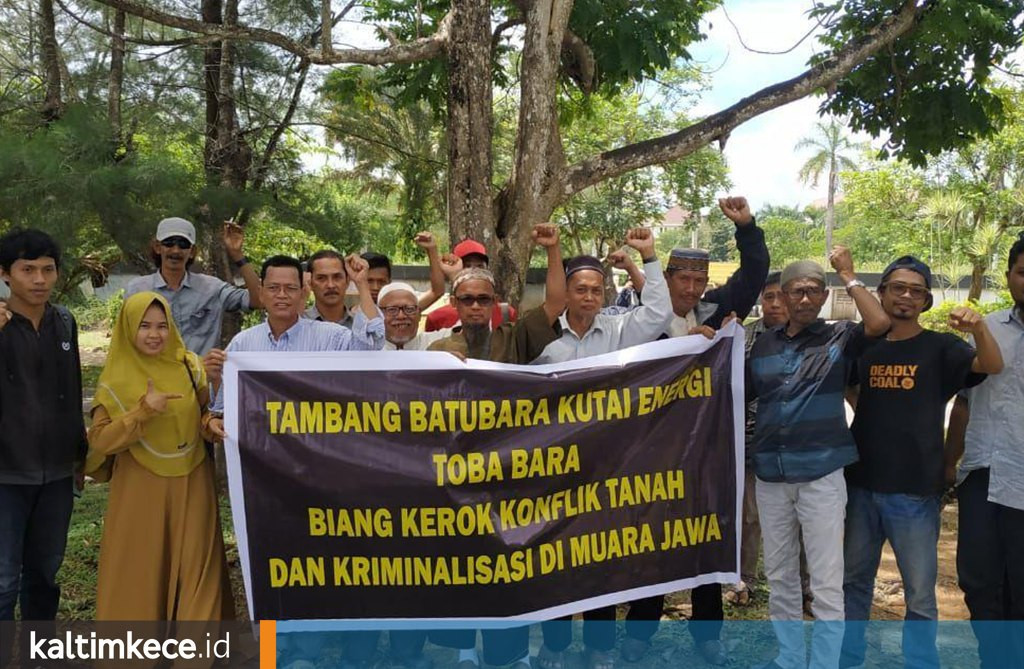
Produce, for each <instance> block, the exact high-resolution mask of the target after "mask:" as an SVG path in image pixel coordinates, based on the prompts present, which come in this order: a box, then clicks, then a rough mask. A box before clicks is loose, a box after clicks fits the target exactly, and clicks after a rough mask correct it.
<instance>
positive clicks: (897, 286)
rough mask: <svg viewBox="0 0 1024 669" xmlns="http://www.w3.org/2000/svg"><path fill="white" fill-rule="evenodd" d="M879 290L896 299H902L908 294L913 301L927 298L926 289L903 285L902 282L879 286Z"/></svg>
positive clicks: (907, 284)
mask: <svg viewBox="0 0 1024 669" xmlns="http://www.w3.org/2000/svg"><path fill="white" fill-rule="evenodd" d="M879 290H883V291H885V292H887V293H892V294H893V295H895V296H896V297H902V296H903V295H906V294H907V293H910V297H911V298H913V299H915V300H923V299H925V298H926V297H928V293H929V291H928V289H927V288H925V287H923V286H914V285H912V284H909V283H903V282H902V281H894V282H892V283H887V284H884V285H882V286H879Z"/></svg>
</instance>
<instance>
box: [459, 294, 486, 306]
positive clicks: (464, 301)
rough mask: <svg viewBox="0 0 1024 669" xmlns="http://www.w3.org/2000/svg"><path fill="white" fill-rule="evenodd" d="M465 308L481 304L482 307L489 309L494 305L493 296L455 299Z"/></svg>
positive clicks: (466, 296)
mask: <svg viewBox="0 0 1024 669" xmlns="http://www.w3.org/2000/svg"><path fill="white" fill-rule="evenodd" d="M455 299H456V300H458V302H459V304H461V305H462V306H464V307H471V306H473V305H474V304H479V305H480V306H481V307H489V306H491V304H493V303H494V296H493V295H459V296H458V297H456V298H455Z"/></svg>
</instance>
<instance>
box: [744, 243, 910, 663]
mask: <svg viewBox="0 0 1024 669" xmlns="http://www.w3.org/2000/svg"><path fill="white" fill-rule="evenodd" d="M829 259H830V261H831V263H832V267H833V268H834V269H835V270H836V272H837V273H838V274H839V278H840V280H841V281H842V282H843V285H845V287H846V291H847V293H848V294H849V295H850V296H851V297H852V298H853V301H854V302H855V303H856V305H857V309H858V310H859V311H860V314H861V316H862V317H863V318H864V322H863V324H862V325H857V324H855V323H853V322H851V321H839V322H836V323H826V322H825V321H824V320H822V319H820V318H819V317H818V314H819V313H820V311H821V309H822V307H823V306H825V302H826V300H827V299H828V289H827V288H826V287H825V270H823V269H822V268H821V266H820V265H818V264H817V263H815V262H812V261H809V260H805V261H799V262H795V263H791V264H789V265H787V266H786V268H785V269H784V270H783V271H782V277H781V279H780V281H781V284H782V292H783V296H784V300H785V302H786V309H787V311H788V313H789V319H788V321H787V322H786V323H785V324H784V325H781V326H777V327H775V328H772V329H771V330H769V331H767V332H765V333H764V334H763V335H761V337H760V338H758V340H757V341H756V342H754V346H753V347H752V348H751V350H750V356H749V358H748V361H747V384H746V388H747V399H748V400H750V399H755V398H756V399H757V400H758V406H757V422H756V424H755V427H754V472H755V474H756V476H757V482H756V494H757V508H758V514H759V517H760V521H761V533H762V537H763V542H764V570H765V575H766V576H767V579H768V584H769V587H770V590H771V593H770V595H769V600H768V609H769V614H770V616H771V619H772V622H773V623H774V625H775V633H776V636H777V638H778V642H779V654H778V656H777V657H776V658H775V659H773V660H772V661H770V662H769V663H768V664H767V665H765V666H766V667H770V668H771V669H778V668H781V669H796V668H797V667H805V666H807V659H806V647H805V644H804V637H803V593H802V592H801V588H800V559H799V546H800V542H799V537H800V535H801V533H802V535H803V540H804V549H805V551H806V554H807V569H808V572H809V573H810V576H811V591H812V594H813V595H814V602H813V605H812V607H813V612H814V617H815V619H816V622H815V626H814V633H813V638H812V643H811V666H815V667H834V666H836V665H837V664H838V662H839V652H840V646H841V643H842V634H843V632H842V626H843V623H842V621H843V517H844V515H845V511H846V481H845V479H844V478H843V468H844V467H845V466H846V465H849V464H851V463H853V462H855V461H856V460H857V446H856V444H855V443H854V440H853V435H852V434H851V433H850V430H849V429H848V428H847V426H846V409H845V405H844V398H843V391H844V389H845V387H846V381H847V379H848V378H849V375H850V369H851V367H852V366H853V364H854V363H855V362H856V360H857V358H859V357H860V352H861V350H862V348H863V345H864V340H865V338H866V337H871V338H874V337H880V336H882V335H884V334H885V333H886V332H887V331H888V330H889V325H890V323H889V317H888V316H887V315H886V314H885V311H883V310H882V305H881V304H879V303H878V301H877V300H876V299H875V298H874V297H873V296H872V295H871V293H869V292H868V290H867V289H866V288H865V287H864V283H863V282H861V281H859V280H858V279H857V275H856V274H855V273H854V271H853V259H852V258H851V257H850V252H849V250H848V249H846V248H843V247H841V246H837V247H836V248H835V249H834V250H833V251H832V253H831V255H830V256H829Z"/></svg>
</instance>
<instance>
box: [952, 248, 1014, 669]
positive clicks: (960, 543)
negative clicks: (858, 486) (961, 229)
mask: <svg viewBox="0 0 1024 669" xmlns="http://www.w3.org/2000/svg"><path fill="white" fill-rule="evenodd" d="M1008 267H1009V269H1008V271H1007V273H1006V284H1007V287H1008V288H1009V289H1010V297H1011V298H1012V299H1013V302H1014V306H1013V307H1011V308H1010V309H1004V310H1003V311H997V312H995V313H991V314H989V315H988V316H986V317H985V324H986V325H987V326H988V329H989V331H991V333H992V336H993V337H995V340H996V342H997V343H998V344H999V350H1000V353H1001V354H1002V357H1003V372H1002V373H1001V374H998V375H996V376H990V377H989V378H988V380H987V381H985V383H983V384H981V385H979V386H977V387H975V388H971V389H970V390H969V391H967V393H965V395H964V396H963V397H962V398H961V399H958V400H957V403H956V405H955V406H954V408H953V413H952V415H951V416H950V420H949V430H948V433H947V441H946V471H947V474H946V476H947V482H948V481H949V480H951V479H953V478H954V477H955V478H956V480H957V481H958V482H959V486H958V487H957V498H958V500H959V505H958V506H959V513H960V520H959V523H958V528H959V529H958V537H957V554H956V570H957V580H958V581H959V583H960V588H961V589H962V590H963V591H964V599H965V600H966V602H967V608H968V609H969V610H970V612H971V622H972V624H973V625H974V633H975V635H976V636H977V637H978V654H979V655H980V657H981V666H982V669H990V668H994V667H1021V666H1024V622H1021V621H1022V620H1024V234H1022V235H1021V236H1020V238H1019V239H1017V241H1016V242H1015V243H1014V244H1013V246H1012V247H1011V248H1010V255H1009V263H1008ZM961 454H963V460H962V461H961V462H960V472H959V475H956V473H955V472H956V469H955V467H956V462H957V460H958V459H960V455H961ZM998 620H1004V621H1013V623H1011V624H1010V627H1009V628H1007V627H1006V624H1005V623H1004V624H997V623H995V621H998Z"/></svg>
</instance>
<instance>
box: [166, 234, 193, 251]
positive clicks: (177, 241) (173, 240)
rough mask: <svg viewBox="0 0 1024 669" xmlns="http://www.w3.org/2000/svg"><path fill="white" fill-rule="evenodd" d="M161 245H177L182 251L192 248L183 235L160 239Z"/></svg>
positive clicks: (170, 246) (169, 247) (171, 246)
mask: <svg viewBox="0 0 1024 669" xmlns="http://www.w3.org/2000/svg"><path fill="white" fill-rule="evenodd" d="M160 244H161V246H163V247H164V248H167V249H171V248H174V247H175V246H177V247H178V248H179V249H181V250H182V251H187V250H189V249H190V248H192V242H190V241H189V240H187V239H185V238H184V237H168V238H167V239H161V240H160Z"/></svg>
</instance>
